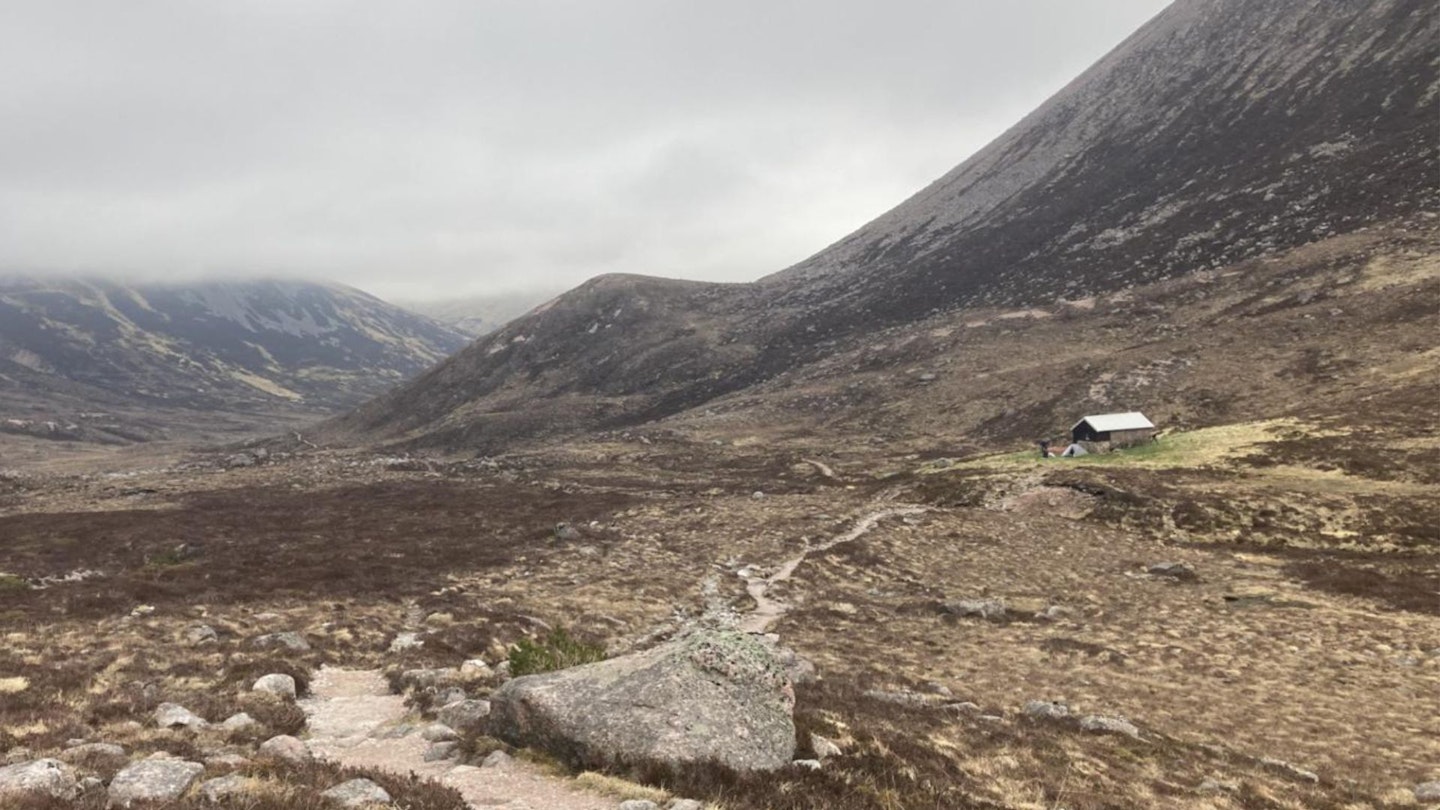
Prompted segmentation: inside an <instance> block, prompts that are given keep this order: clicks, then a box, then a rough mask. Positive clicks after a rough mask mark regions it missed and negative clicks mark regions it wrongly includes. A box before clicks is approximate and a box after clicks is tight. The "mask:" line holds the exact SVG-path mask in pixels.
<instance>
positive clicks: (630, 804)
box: [616, 799, 660, 810]
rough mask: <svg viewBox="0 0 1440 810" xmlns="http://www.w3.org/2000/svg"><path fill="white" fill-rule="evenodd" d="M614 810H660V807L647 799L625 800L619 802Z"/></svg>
mask: <svg viewBox="0 0 1440 810" xmlns="http://www.w3.org/2000/svg"><path fill="white" fill-rule="evenodd" d="M616 810H660V805H658V804H656V803H654V802H652V801H649V800H648V799H627V800H625V801H623V802H620V804H619V805H618V806H617V807H616Z"/></svg>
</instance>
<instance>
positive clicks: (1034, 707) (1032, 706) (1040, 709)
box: [1022, 700, 1070, 720]
mask: <svg viewBox="0 0 1440 810" xmlns="http://www.w3.org/2000/svg"><path fill="white" fill-rule="evenodd" d="M1022 711H1024V712H1025V716H1026V717H1033V718H1035V719H1036V720H1058V719H1060V718H1062V717H1069V716H1070V707H1069V706H1067V705H1065V704H1064V703H1060V702H1058V701H1050V700H1031V701H1028V702H1026V704H1025V708H1024V709H1023V710H1022Z"/></svg>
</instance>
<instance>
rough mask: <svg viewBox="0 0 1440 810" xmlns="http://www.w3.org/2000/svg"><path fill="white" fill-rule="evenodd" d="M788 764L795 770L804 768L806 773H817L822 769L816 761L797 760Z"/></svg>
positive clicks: (818, 761)
mask: <svg viewBox="0 0 1440 810" xmlns="http://www.w3.org/2000/svg"><path fill="white" fill-rule="evenodd" d="M790 764H791V765H793V766H794V767H796V768H804V769H805V770H807V771H818V770H820V769H821V768H822V767H824V766H823V765H821V764H820V760H818V759H797V760H795V761H794V762H791V763H790Z"/></svg>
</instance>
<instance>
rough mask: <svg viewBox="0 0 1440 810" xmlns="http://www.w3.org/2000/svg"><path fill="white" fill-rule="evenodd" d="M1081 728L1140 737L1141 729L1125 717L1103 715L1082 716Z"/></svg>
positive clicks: (1102, 732)
mask: <svg viewBox="0 0 1440 810" xmlns="http://www.w3.org/2000/svg"><path fill="white" fill-rule="evenodd" d="M1080 728H1082V729H1084V730H1086V731H1091V732H1094V733H1096V734H1124V735H1125V736H1126V737H1134V738H1135V739H1137V740H1138V739H1140V729H1138V728H1136V727H1135V724H1134V723H1131V722H1130V721H1129V720H1126V719H1125V718H1123V717H1101V716H1100V715H1095V714H1091V715H1086V716H1085V717H1082V718H1080Z"/></svg>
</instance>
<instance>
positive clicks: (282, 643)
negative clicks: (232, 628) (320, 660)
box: [251, 631, 310, 652]
mask: <svg viewBox="0 0 1440 810" xmlns="http://www.w3.org/2000/svg"><path fill="white" fill-rule="evenodd" d="M251 643H252V644H254V645H255V646H256V647H269V648H275V647H284V648H285V649H287V650H295V651H296V652H306V651H308V650H309V649H310V642H308V641H306V640H305V637H304V636H302V635H300V634H299V633H296V632H293V631H286V632H284V633H267V634H265V635H263V636H256V637H255V640H254V641H252V642H251Z"/></svg>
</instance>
